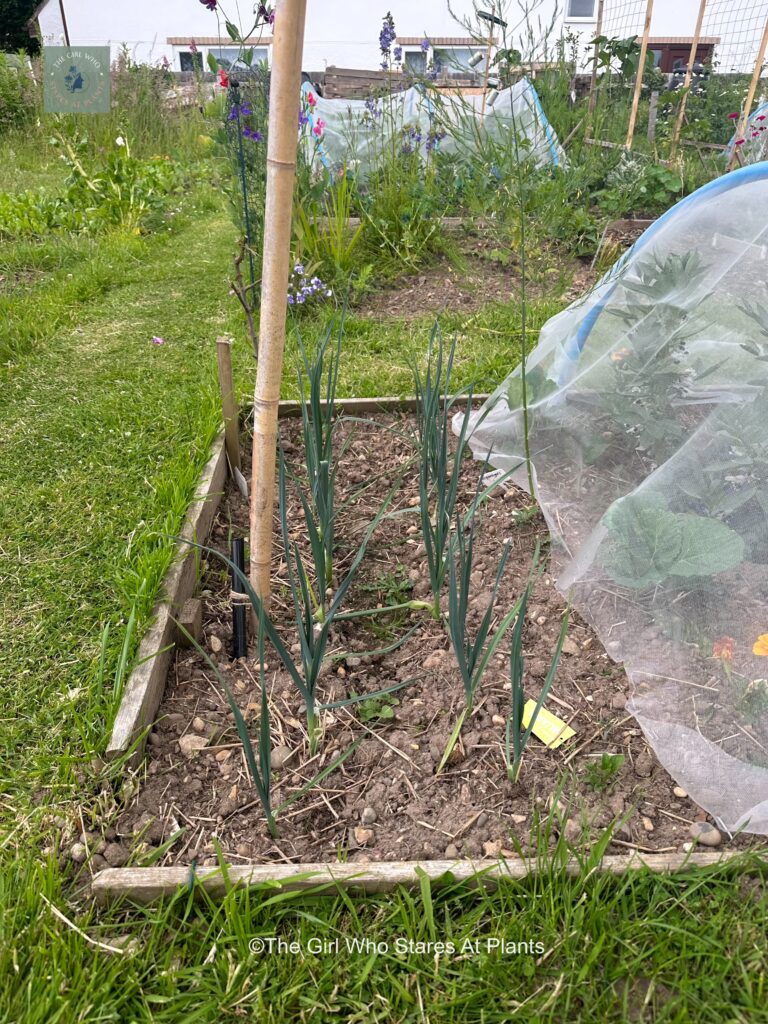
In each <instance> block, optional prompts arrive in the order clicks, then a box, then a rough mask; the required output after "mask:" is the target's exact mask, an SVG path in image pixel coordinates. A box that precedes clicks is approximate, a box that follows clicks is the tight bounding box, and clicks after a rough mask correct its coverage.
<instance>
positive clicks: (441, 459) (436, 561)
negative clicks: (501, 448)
mask: <svg viewBox="0 0 768 1024" xmlns="http://www.w3.org/2000/svg"><path fill="white" fill-rule="evenodd" d="M435 339H437V351H436V352H435ZM455 352H456V341H455V339H454V341H453V342H452V344H451V348H450V351H449V353H448V358H447V360H446V359H445V352H444V347H443V338H442V334H441V333H440V329H439V326H438V324H437V323H436V324H435V326H434V327H433V329H432V334H431V336H430V339H429V350H428V356H427V370H426V374H425V375H424V376H423V377H422V374H421V372H420V370H419V368H418V367H417V366H416V365H415V363H414V364H413V366H412V370H413V377H414V384H415V387H416V429H417V438H418V446H419V498H420V501H419V514H420V516H421V530H422V536H423V540H424V547H425V548H426V556H427V567H428V570H429V582H430V586H431V588H432V615H433V617H434V618H435V619H436V620H439V619H440V594H441V592H442V589H443V583H444V581H445V576H446V572H447V569H448V565H447V558H446V554H447V547H448V537H449V534H450V530H451V520H452V519H453V513H454V509H455V508H456V499H457V497H458V491H459V476H460V469H461V461H462V459H463V458H464V454H465V452H466V450H467V426H468V423H469V417H468V416H465V417H464V419H463V420H462V424H461V430H460V432H459V436H458V439H457V442H456V450H455V452H454V453H453V455H451V451H450V438H451V422H450V421H451V415H452V400H451V397H450V385H451V373H452V370H453V359H454V355H455ZM471 405H472V392H471V390H470V391H469V394H468V401H467V409H468V410H469V408H471Z"/></svg>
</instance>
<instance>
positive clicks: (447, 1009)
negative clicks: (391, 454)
mask: <svg viewBox="0 0 768 1024" xmlns="http://www.w3.org/2000/svg"><path fill="white" fill-rule="evenodd" d="M232 235H233V231H232V228H231V225H230V223H229V221H228V219H227V218H226V216H225V215H224V214H223V213H221V211H220V210H219V209H218V206H217V205H216V204H215V203H213V202H211V201H210V200H208V199H205V197H204V201H201V202H200V203H198V204H197V205H196V206H195V205H194V204H192V205H190V208H189V209H188V210H187V211H186V212H185V213H184V215H183V217H182V219H181V220H180V223H179V224H178V225H177V227H176V228H175V230H174V231H173V232H172V233H170V234H169V235H168V236H166V237H149V238H147V239H143V238H137V237H131V238H128V239H126V238H119V237H114V238H111V239H102V240H101V241H99V242H82V241H81V242H77V243H72V242H63V241H59V242H56V241H52V242H50V243H46V244H45V245H44V246H40V247H32V246H26V247H25V246H5V247H4V250H3V253H2V255H0V276H3V275H5V278H4V282H5V287H4V286H3V285H0V288H2V289H3V290H2V291H0V361H1V362H2V363H4V364H5V365H4V368H3V369H2V370H1V371H0V372H1V373H2V375H3V380H2V389H1V390H0V417H2V446H0V508H1V509H2V517H1V522H2V526H0V579H1V580H2V586H1V587H0V623H1V625H0V635H1V636H2V670H1V674H0V708H2V711H0V773H2V778H3V780H4V781H3V784H2V788H3V793H2V814H3V832H4V835H3V837H2V838H0V858H1V859H0V1021H4V1022H5V1021H7V1022H14V1024H15V1022H37V1021H39V1022H41V1024H43V1022H45V1024H50V1022H62V1024H69V1022H74V1021H100V1022H102V1021H104V1022H106V1021H121V1022H122V1021H141V1022H145V1021H146V1022H156V1021H162V1022H174V1021H184V1022H193V1021H200V1022H207V1021H211V1022H222V1021H233V1022H234V1021H241V1020H251V1019H253V1020H256V1019H258V1020H259V1021H262V1020H264V1021H275V1022H280V1024H282V1022H286V1021H293V1020H295V1021H304V1020H306V1021H308V1022H309V1021H312V1022H315V1021H325V1020H328V1021H330V1020H338V1019H340V1020H346V1021H360V1022H363V1021H365V1022H367V1021H381V1022H386V1024H390V1022H410V1021H413V1022H417V1021H418V1022H427V1021H430V1022H433V1024H435V1022H443V1021H461V1022H475V1021H476V1022H478V1024H480V1022H488V1024H490V1022H502V1021H508V1020H510V1019H512V1018H513V1017H514V1018H515V1019H521V1020H531V1021H596V1022H597V1021H605V1020H617V1021H624V1020H638V1021H639V1020H668V1021H684V1020H691V1021H697V1022H699V1021H702V1022H704V1021H712V1022H720V1021H734V1022H741V1021H744V1022H752V1021H762V1020H768V1009H766V994H767V993H766V965H765V940H766V935H765V931H766V927H765V922H766V920H768V898H767V897H766V890H765V888H764V886H763V883H762V880H761V879H759V878H755V877H753V874H750V875H743V876H739V875H738V874H731V873H729V872H727V871H726V870H725V869H723V868H718V869H714V870H712V871H710V872H707V873H702V874H700V875H694V874H687V875H683V876H679V877H675V878H662V877H655V876H648V875H645V874H642V875H631V876H627V877H625V878H619V879H615V878H608V877H603V876H598V875H596V874H594V873H591V872H590V871H589V866H588V865H587V866H586V868H585V873H584V877H582V878H578V879H567V878H566V877H565V876H564V875H563V874H562V873H561V872H560V871H558V870H555V869H553V870H552V871H551V872H550V873H548V874H546V875H545V876H543V877H542V878H541V879H539V880H538V881H537V880H530V881H529V882H527V883H525V884H518V885H511V884H510V885H505V886H503V887H502V888H501V890H499V892H498V893H496V894H495V895H493V896H490V895H484V896H480V895H478V894H476V893H475V894H472V893H468V892H467V891H466V890H448V891H447V892H445V893H443V894H440V895H437V894H435V895H432V894H431V893H430V891H429V888H428V887H424V889H423V890H422V892H421V893H418V894H415V895H413V894H412V895H409V894H406V893H398V894H396V895H395V896H393V897H391V898H385V897H381V898H375V899H369V900H367V901H364V902H362V901H361V902H359V903H354V904H353V903H352V902H351V901H349V900H348V899H345V898H339V899H337V900H329V899H319V898H311V897H306V896H304V897H301V898H290V897H288V898H287V897H286V896H284V895H280V894H279V893H276V892H268V893H266V894H262V893H259V894H249V893H234V894H231V895H230V896H229V897H228V898H227V899H225V900H224V901H223V902H222V903H221V904H219V905H215V906H214V905H204V904H203V905H192V904H190V903H189V901H188V899H187V897H186V895H184V894H182V895H181V896H180V897H179V898H178V899H176V900H175V901H174V902H173V903H171V904H169V905H166V906H164V907H161V908H157V907H155V908H151V909H149V910H138V909H132V908H128V907H123V908H112V909H110V910H107V911H104V910H99V909H97V908H94V907H93V906H91V905H90V904H89V903H88V901H87V898H85V897H84V895H83V894H82V892H79V891H78V890H77V889H75V888H73V886H72V885H71V881H70V877H69V869H68V868H65V869H63V868H62V867H60V862H59V859H58V854H59V842H60V841H61V840H62V837H66V841H67V842H70V843H71V841H72V837H73V835H74V836H76V834H77V833H78V832H79V831H80V830H81V828H82V827H83V824H84V825H85V827H86V828H87V827H88V809H89V807H90V806H92V805H93V802H94V800H95V799H97V794H98V788H99V787H98V784H97V783H96V782H95V776H94V775H93V773H92V772H89V770H88V769H87V767H85V768H84V765H86V766H87V763H88V762H89V760H90V759H91V758H92V757H94V755H96V754H98V753H99V751H100V750H101V749H102V748H103V744H104V741H105V737H106V732H107V728H108V725H109V722H110V719H111V716H112V714H113V712H114V707H115V692H114V689H115V687H114V678H115V671H116V666H117V665H118V662H119V659H120V652H121V649H122V646H123V643H124V638H125V632H126V624H127V621H128V619H129V616H130V615H131V613H132V611H135V614H136V615H137V617H138V621H139V626H140V627H141V625H142V624H143V623H145V622H146V618H147V615H148V613H149V611H150V609H151V607H152V602H153V598H154V595H155V593H156V591H157V587H158V584H159V582H160V580H161V578H162V575H163V573H164V571H165V569H166V568H167V566H168V562H169V557H170V550H171V547H170V545H171V540H170V538H171V537H172V535H173V534H174V532H175V531H176V530H177V529H178V525H179V522H180V520H181V518H182V516H183V512H184V509H185V508H186V506H187V504H188V503H189V501H190V499H191V498H192V496H193V494H194V489H195V481H196V478H197V475H198V472H199V469H200V467H201V465H202V464H203V462H204V461H205V458H206V454H207V451H208V447H209V445H210V442H211V440H212V438H213V436H214V434H215V432H216V430H217V426H218V418H219V417H218V411H217V389H216V380H215V351H214V345H213V342H214V339H215V337H216V336H217V335H218V334H221V333H224V332H227V331H229V332H232V333H235V334H237V336H238V344H237V346H236V359H237V373H238V380H239V388H240V390H241V391H242V393H243V395H244V396H245V395H247V394H248V392H249V391H250V388H251V377H252V360H251V355H250V353H249V351H248V348H247V345H246V343H245V340H244V338H243V336H242V330H241V325H240V323H239V319H238V315H237V310H236V308H235V305H234V301H233V300H232V299H230V298H228V296H227V280H228V278H227V274H228V269H229V264H230V252H231V249H232ZM11 274H12V275H13V276H12V281H11ZM9 281H11V283H10V285H9V284H8V282H9ZM557 308H558V304H557V303H540V304H539V305H537V306H536V307H535V308H534V310H533V311H532V317H533V326H534V329H535V328H536V327H537V326H538V325H539V324H540V323H541V322H543V320H544V319H546V317H547V316H548V315H550V314H551V313H553V312H554V311H555V310H556V309H557ZM430 326H431V321H430V319H429V318H424V319H423V320H417V321H411V322H405V321H388V322H386V323H379V322H373V321H371V320H369V319H365V318H361V317H355V316H350V317H349V318H348V321H347V334H346V342H345V349H344V357H343V365H342V377H341V381H340V388H339V390H340V393H341V394H347V395H348V394H358V395H375V394H397V393H408V392H409V391H410V386H409V381H410V371H409V369H408V360H409V358H410V357H412V356H418V355H419V354H420V353H423V352H424V351H425V348H426V344H427V339H428V335H429V329H430ZM300 327H301V329H302V331H303V332H304V334H305V335H306V336H307V337H308V338H310V339H311V337H312V336H313V333H314V332H315V330H316V328H317V325H316V324H314V325H313V322H312V321H303V322H302V323H301V324H300ZM445 328H446V331H447V333H453V332H455V333H456V334H457V337H458V356H457V383H458V384H464V383H468V382H469V381H470V380H474V381H475V382H476V387H477V389H478V390H479V389H485V388H488V387H491V386H492V385H493V384H494V383H497V382H498V380H499V379H500V377H501V376H502V375H503V374H504V373H505V372H506V371H507V370H508V368H509V366H510V365H512V364H513V363H514V361H515V358H516V355H517V353H518V352H519V341H520V339H519V313H518V310H517V309H516V307H515V306H514V304H511V305H506V306H504V305H498V306H496V305H492V306H489V307H487V308H485V309H484V310H482V311H481V312H480V313H475V314H472V315H469V316H466V315H463V316H458V315H455V314H453V315H450V316H448V317H446V321H445ZM153 336H160V337H162V338H163V339H164V341H165V343H164V344H163V345H155V344H153V342H152V338H153ZM289 349H290V350H289V353H288V357H287V362H286V376H285V389H284V391H285V397H290V396H292V395H294V394H295V383H294V380H295V375H294V372H293V356H294V354H295V340H293V339H292V340H291V342H290V346H289ZM107 625H108V626H109V629H108V630H107V631H106V633H105V627H106V626H107ZM106 792H107V794H111V790H110V789H109V786H107V789H106ZM103 796H104V794H102V797H103ZM110 798H111V796H110ZM81 813H82V815H83V819H82V824H81V817H80V814H81ZM41 851H42V852H41ZM560 852H561V853H562V852H563V851H562V849H561V851H560ZM51 904H53V905H55V907H57V908H58V909H59V911H60V912H62V913H63V914H64V915H66V917H67V918H68V919H69V922H66V921H64V920H62V919H61V918H59V917H56V916H54V914H53V912H52V910H51V906H50V905H51ZM76 928H77V929H79V930H76ZM278 935H279V936H282V937H283V938H284V939H286V940H289V941H290V940H293V941H296V942H298V943H299V944H300V945H301V946H302V952H299V953H290V952H289V953H277V952H273V953H271V954H269V953H267V954H263V955H257V954H256V953H251V952H250V951H249V942H250V940H252V939H254V938H258V937H264V938H267V937H270V936H278ZM353 938H354V939H359V940H360V942H361V943H362V944H363V945H362V948H361V949H359V950H358V951H352V952H348V951H347V949H346V946H345V941H346V939H353ZM501 938H504V939H505V940H506V941H507V942H508V943H520V942H530V943H541V944H542V946H543V952H538V951H535V950H534V951H533V952H525V953H522V952H521V953H519V954H517V955H515V954H514V953H512V952H510V951H509V950H508V951H506V952H502V951H500V950H499V949H498V948H497V949H490V950H488V949H487V945H488V942H487V940H488V939H494V940H496V939H501ZM310 939H314V940H317V941H318V942H320V943H323V942H324V943H327V944H328V945H326V946H324V950H325V951H322V952H320V953H313V952H311V951H309V950H307V949H306V943H307V942H308V941H309V940H310ZM337 939H338V940H339V943H340V945H339V948H338V951H336V950H335V949H334V940H337ZM467 939H471V940H473V943H474V942H476V943H478V947H479V948H478V949H477V950H475V948H474V946H473V947H471V948H468V949H466V951H465V952H464V953H463V954H461V955H458V954H457V955H448V956H438V957H435V955H434V953H433V952H432V951H427V952H420V951H412V952H408V953H401V952H399V944H402V943H406V944H407V943H408V942H409V941H414V942H416V941H418V942H435V941H450V942H453V943H454V944H458V945H459V947H460V948H464V943H465V941H466V940H467ZM366 940H370V941H375V942H379V943H383V944H385V945H388V949H384V947H383V946H380V948H379V951H378V952H374V951H372V950H371V949H370V948H366V946H365V943H366ZM99 944H101V945H99ZM104 946H107V947H112V948H111V949H110V948H103V947H104Z"/></svg>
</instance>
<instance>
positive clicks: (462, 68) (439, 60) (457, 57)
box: [432, 46, 474, 78]
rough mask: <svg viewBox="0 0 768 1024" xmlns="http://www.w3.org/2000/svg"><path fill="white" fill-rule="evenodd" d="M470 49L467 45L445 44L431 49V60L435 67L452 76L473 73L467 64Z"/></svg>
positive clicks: (463, 76)
mask: <svg viewBox="0 0 768 1024" xmlns="http://www.w3.org/2000/svg"><path fill="white" fill-rule="evenodd" d="M471 56H472V50H471V49H470V47H468V46H450V47H448V46H446V47H440V48H436V49H435V50H433V55H432V60H433V63H434V65H435V67H436V68H439V69H440V71H441V72H443V73H444V74H447V75H448V76H449V77H453V78H466V77H467V76H469V75H474V71H473V70H472V68H471V67H470V65H469V59H470V57H471Z"/></svg>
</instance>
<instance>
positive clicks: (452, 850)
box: [445, 843, 459, 860]
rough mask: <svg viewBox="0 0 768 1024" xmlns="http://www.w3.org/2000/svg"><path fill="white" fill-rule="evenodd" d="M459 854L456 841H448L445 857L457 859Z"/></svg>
mask: <svg viewBox="0 0 768 1024" xmlns="http://www.w3.org/2000/svg"><path fill="white" fill-rule="evenodd" d="M458 856H459V848H458V846H457V845H456V844H455V843H448V845H447V846H446V848H445V857H446V859H447V860H456V859H457V858H458Z"/></svg>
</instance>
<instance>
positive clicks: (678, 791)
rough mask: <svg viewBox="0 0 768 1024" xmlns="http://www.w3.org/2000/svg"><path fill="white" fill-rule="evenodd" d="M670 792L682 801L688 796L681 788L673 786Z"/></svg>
mask: <svg viewBox="0 0 768 1024" xmlns="http://www.w3.org/2000/svg"><path fill="white" fill-rule="evenodd" d="M672 792H673V793H674V794H675V796H677V797H679V798H680V799H681V800H684V799H685V798H686V797H687V796H688V794H687V793H686V791H685V790H684V789H683V787H682V786H675V788H674V789H673V790H672Z"/></svg>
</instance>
